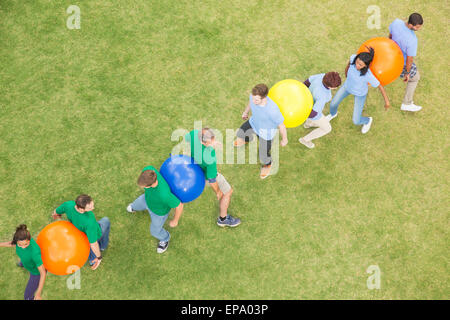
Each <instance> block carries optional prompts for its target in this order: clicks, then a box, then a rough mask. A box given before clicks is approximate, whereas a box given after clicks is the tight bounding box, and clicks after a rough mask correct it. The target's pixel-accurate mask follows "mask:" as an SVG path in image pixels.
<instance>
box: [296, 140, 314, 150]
mask: <svg viewBox="0 0 450 320" xmlns="http://www.w3.org/2000/svg"><path fill="white" fill-rule="evenodd" d="M298 142H300V143H301V144H302V145H304V146H305V147H307V148H309V149H312V148H314V147H315V145H314V143H312V142H311V141H306V140H305V139H303V138H300V139H298Z"/></svg>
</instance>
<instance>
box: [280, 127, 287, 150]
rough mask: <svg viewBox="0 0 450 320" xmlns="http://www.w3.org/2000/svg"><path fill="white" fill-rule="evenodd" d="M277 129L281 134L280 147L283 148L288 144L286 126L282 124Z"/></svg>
mask: <svg viewBox="0 0 450 320" xmlns="http://www.w3.org/2000/svg"><path fill="white" fill-rule="evenodd" d="M278 129H280V134H281V146H282V147H284V146H286V145H287V144H288V138H287V130H286V126H285V125H284V123H282V124H280V125H279V126H278Z"/></svg>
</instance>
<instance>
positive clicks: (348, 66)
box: [345, 62, 350, 78]
mask: <svg viewBox="0 0 450 320" xmlns="http://www.w3.org/2000/svg"><path fill="white" fill-rule="evenodd" d="M348 68H350V62H349V63H347V66H346V67H345V77H346V78H347V73H348Z"/></svg>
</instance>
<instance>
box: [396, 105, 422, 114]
mask: <svg viewBox="0 0 450 320" xmlns="http://www.w3.org/2000/svg"><path fill="white" fill-rule="evenodd" d="M421 109H422V107H421V106H416V105H415V104H414V103H411V104H403V103H402V106H401V108H400V110H402V111H411V112H417V111H420V110H421Z"/></svg>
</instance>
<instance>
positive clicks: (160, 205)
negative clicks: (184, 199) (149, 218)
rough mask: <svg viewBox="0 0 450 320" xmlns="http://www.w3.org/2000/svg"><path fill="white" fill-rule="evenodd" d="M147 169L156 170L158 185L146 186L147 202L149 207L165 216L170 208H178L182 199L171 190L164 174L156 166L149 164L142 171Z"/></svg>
mask: <svg viewBox="0 0 450 320" xmlns="http://www.w3.org/2000/svg"><path fill="white" fill-rule="evenodd" d="M146 170H153V171H155V172H156V179H157V180H158V185H157V186H156V188H145V202H146V203H147V207H148V208H149V209H150V210H151V211H152V212H153V213H154V214H156V215H158V216H165V215H166V214H168V213H169V211H170V209H172V208H176V207H178V206H179V205H180V202H181V201H180V200H179V199H178V198H177V197H176V196H175V195H174V194H173V193H172V191H170V187H169V185H168V184H167V182H166V180H165V179H164V178H163V176H162V175H161V174H160V173H159V172H158V170H156V169H155V167H152V166H147V167H145V168H144V169H143V170H142V172H144V171H146Z"/></svg>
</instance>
